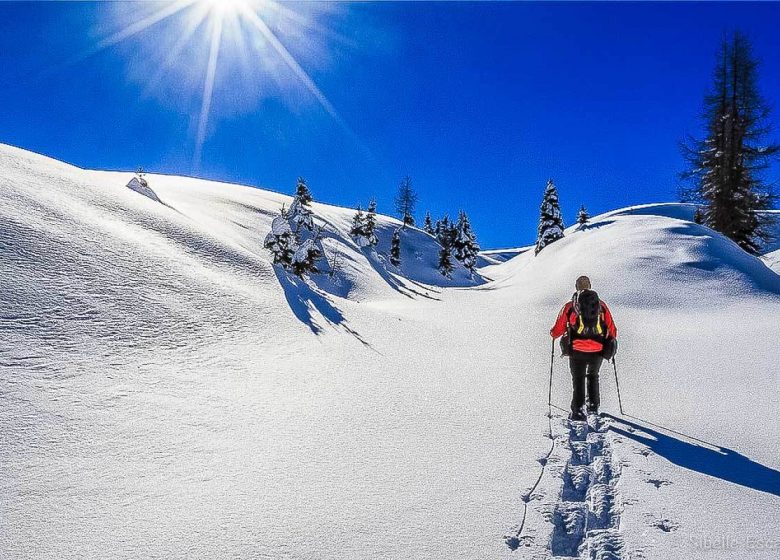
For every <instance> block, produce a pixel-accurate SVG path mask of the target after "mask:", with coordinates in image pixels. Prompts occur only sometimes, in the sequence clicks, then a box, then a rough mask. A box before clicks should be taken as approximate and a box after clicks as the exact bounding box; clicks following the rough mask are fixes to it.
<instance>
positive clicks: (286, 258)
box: [263, 214, 298, 269]
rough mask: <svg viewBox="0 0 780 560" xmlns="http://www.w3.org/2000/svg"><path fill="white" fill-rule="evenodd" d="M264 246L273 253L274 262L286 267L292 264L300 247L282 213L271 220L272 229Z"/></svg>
mask: <svg viewBox="0 0 780 560" xmlns="http://www.w3.org/2000/svg"><path fill="white" fill-rule="evenodd" d="M263 247H265V248H266V249H268V250H269V251H271V253H272V254H273V257H274V259H273V263H274V264H280V265H282V266H283V267H284V268H285V269H287V268H289V267H290V265H291V264H292V260H293V255H294V254H295V252H296V250H297V249H298V244H297V243H296V241H295V236H294V235H293V232H292V229H290V223H289V222H288V221H287V219H286V218H285V216H284V215H283V214H282V215H280V216H277V217H276V218H274V220H273V222H271V231H270V232H268V235H266V237H265V241H264V243H263Z"/></svg>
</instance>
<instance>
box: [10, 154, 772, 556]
mask: <svg viewBox="0 0 780 560" xmlns="http://www.w3.org/2000/svg"><path fill="white" fill-rule="evenodd" d="M131 178H132V174H128V173H113V172H94V171H85V170H80V169H77V168H75V167H72V166H68V165H66V164H63V163H60V162H56V161H54V160H51V159H48V158H44V157H42V156H38V155H34V154H30V153H29V152H24V151H22V150H18V149H15V148H10V147H6V146H0V193H1V194H2V198H0V220H1V221H0V235H1V237H0V261H1V262H0V264H1V267H0V313H1V315H0V321H1V322H0V333H1V335H0V488H1V489H2V490H0V503H2V515H1V516H0V557H3V558H36V559H38V558H46V559H49V558H51V559H67V558H95V559H97V558H153V557H157V558H192V557H200V558H469V559H471V558H496V557H497V558H516V557H526V556H532V557H539V558H545V557H549V554H550V550H551V549H552V550H553V552H556V551H557V552H558V553H560V552H566V551H567V546H569V545H567V544H566V543H567V542H569V541H566V539H563V540H562V538H561V534H560V530H559V529H556V527H557V526H556V523H555V519H556V515H557V514H556V512H560V511H563V510H564V509H565V507H569V506H566V505H565V503H566V500H565V498H571V497H572V496H573V495H575V494H577V492H579V490H576V488H574V486H572V485H571V484H570V482H571V481H570V479H569V478H567V477H568V476H569V475H567V474H565V473H566V472H568V471H567V468H568V467H567V465H569V464H570V463H571V454H572V450H573V449H575V448H576V447H577V446H578V445H579V444H576V441H577V440H576V438H574V439H572V438H571V430H570V429H569V428H568V426H567V424H566V422H565V420H564V419H563V418H562V415H563V414H564V412H563V411H561V410H559V409H558V408H554V409H553V412H554V413H555V416H554V418H553V419H552V426H553V435H554V436H555V437H556V440H555V445H554V446H553V452H552V454H551V459H550V462H549V463H548V465H547V467H545V471H544V473H543V475H542V478H541V481H540V483H539V485H538V487H537V490H536V492H535V493H534V495H533V496H532V498H531V501H530V502H529V509H528V519H527V522H526V527H525V531H524V533H523V535H522V536H523V546H522V547H521V548H520V549H519V550H518V551H515V552H512V551H511V550H510V549H509V548H508V547H507V546H506V544H505V541H504V537H505V536H506V535H508V534H511V533H512V531H513V530H515V529H516V528H517V526H518V524H519V522H520V519H521V516H522V511H523V502H522V500H521V497H522V496H523V495H524V494H525V493H526V492H527V491H528V489H529V488H531V486H532V485H533V484H534V482H535V481H536V480H537V478H538V477H539V473H540V469H541V466H540V464H539V462H538V459H539V458H541V457H544V456H546V455H547V453H548V450H549V449H550V443H551V441H550V439H549V438H548V437H546V433H547V430H548V418H547V417H546V413H547V403H546V398H547V388H548V379H549V378H548V373H549V367H550V338H549V334H548V330H549V328H550V326H551V324H552V322H553V321H554V319H555V315H556V314H557V312H558V310H559V308H560V306H561V305H562V304H563V302H564V301H566V300H567V299H568V298H569V297H570V295H571V291H572V288H573V282H574V279H575V278H576V276H578V275H579V274H583V273H585V274H588V275H590V276H591V278H592V280H593V284H594V288H595V289H597V290H598V291H599V292H600V294H601V295H602V297H603V298H604V299H605V300H606V301H607V302H608V304H609V305H610V307H611V308H612V310H613V313H614V315H615V319H616V322H617V325H618V329H619V332H620V338H621V350H620V353H619V355H618V360H617V366H618V368H619V369H618V372H619V374H620V383H621V391H622V397H623V404H624V407H625V409H626V412H627V413H628V414H630V415H631V416H628V417H620V415H619V414H618V410H617V402H616V397H615V391H614V377H613V374H612V371H611V369H610V368H609V367H608V366H607V365H606V364H605V366H604V368H603V369H602V392H603V408H604V409H605V410H606V411H608V412H610V413H612V414H614V415H615V418H606V419H605V420H604V426H605V431H602V432H601V433H602V434H603V436H599V437H602V438H603V439H604V441H603V442H602V443H599V444H598V449H599V451H598V453H596V452H593V457H591V458H595V457H596V456H603V457H607V458H608V460H609V462H610V465H611V466H613V467H614V472H613V473H612V475H611V476H610V478H608V479H605V480H606V481H607V482H608V483H609V484H611V485H612V486H611V487H612V488H613V489H614V492H613V494H614V496H612V498H610V499H611V500H612V501H611V502H609V503H610V504H611V505H610V507H609V511H608V512H606V513H605V515H613V514H614V515H617V516H618V518H619V523H618V524H617V527H616V529H617V532H616V536H615V539H617V540H619V542H620V547H618V548H615V547H614V546H613V545H614V542H610V543H606V542H602V541H604V540H605V538H606V537H604V536H603V535H601V534H597V533H594V534H593V535H591V536H592V538H591V539H588V540H587V542H585V541H583V542H585V546H584V547H583V548H581V549H580V552H581V554H582V555H583V556H584V557H592V558H599V557H609V556H608V555H607V552H608V550H611V551H612V552H611V553H612V554H613V557H616V556H614V555H619V556H617V557H620V556H622V557H623V558H648V559H652V558H658V559H666V558H713V559H714V558H734V557H736V556H739V557H746V558H775V557H776V556H777V551H778V547H780V544H778V540H780V532H779V531H778V529H777V528H778V527H780V508H778V505H780V498H779V496H780V479H779V476H780V475H778V469H780V454H779V453H778V449H779V448H780V438H779V437H778V428H779V427H780V426H778V421H777V410H778V404H780V403H778V396H777V395H778V391H777V388H778V381H779V379H778V368H777V345H776V342H775V340H776V337H775V336H774V335H773V334H772V333H773V329H772V325H773V323H772V322H771V319H772V318H773V317H776V316H778V314H780V276H778V275H777V274H775V273H774V272H772V271H771V270H770V269H769V268H768V267H767V266H766V264H765V263H764V261H762V260H761V259H756V258H753V257H750V256H747V255H745V254H744V253H743V252H741V251H740V250H739V249H738V248H736V246H735V245H734V244H733V243H731V242H730V241H728V240H726V239H724V238H722V237H721V236H719V235H718V234H715V233H714V232H712V231H710V230H707V229H706V228H704V227H701V226H698V225H696V224H693V223H691V222H690V221H689V216H688V214H687V212H688V209H687V208H686V207H685V206H684V205H674V204H666V205H648V206H644V207H641V208H640V207H634V208H631V209H625V210H619V211H615V212H611V213H608V214H605V215H602V216H598V217H595V218H593V220H592V222H591V224H589V225H588V226H587V227H586V228H576V227H573V228H569V229H568V230H567V232H566V234H567V236H566V237H565V238H564V239H563V240H561V241H558V242H556V243H554V244H552V245H550V246H549V247H547V248H546V249H545V250H544V251H542V253H540V255H539V256H538V257H534V256H533V252H525V253H522V254H520V255H519V256H516V257H514V258H511V259H510V260H508V261H507V262H503V263H501V264H496V265H493V266H488V267H486V268H484V269H482V270H481V272H482V274H483V275H484V276H485V277H486V278H489V279H490V280H491V281H489V282H483V281H482V280H480V279H479V278H474V279H471V278H469V277H468V275H467V274H466V273H465V271H463V270H462V269H459V270H458V271H457V272H456V274H455V275H454V278H453V279H452V280H445V279H443V278H442V277H441V276H440V275H438V273H437V272H436V271H435V269H434V265H435V258H436V245H435V241H434V240H433V239H432V238H430V237H429V236H427V235H426V234H424V233H422V232H420V231H419V230H414V229H407V230H405V231H404V239H403V247H404V253H403V255H402V258H403V264H402V266H401V269H400V270H394V269H392V268H391V267H390V265H388V264H386V255H387V252H388V251H389V240H390V236H391V235H392V231H393V230H394V229H395V228H396V227H398V222H397V221H396V220H393V219H391V218H386V217H382V216H380V217H379V228H378V234H379V237H380V244H379V246H378V248H377V252H376V253H371V252H370V251H367V250H365V249H360V248H359V247H357V246H356V245H355V244H354V243H353V242H352V241H351V240H350V239H349V238H348V236H347V235H346V232H348V231H349V226H350V223H351V218H352V214H353V211H351V210H348V209H341V208H336V207H332V206H327V205H323V204H316V203H315V204H314V205H313V209H314V212H315V214H316V215H317V216H318V217H319V219H320V220H321V221H322V223H323V224H327V225H328V231H329V232H330V233H328V238H327V239H326V245H327V246H330V247H338V248H339V253H340V254H341V255H342V258H343V260H342V263H343V264H342V268H341V270H340V272H339V273H338V274H337V275H336V276H335V277H334V278H333V279H331V278H328V277H327V275H323V276H322V277H320V278H318V279H317V282H316V284H315V283H304V282H301V281H300V280H294V279H291V278H289V277H288V276H286V275H285V274H284V273H282V272H280V271H279V270H277V269H275V268H274V267H273V266H272V265H271V264H270V262H269V259H270V256H269V254H268V253H267V251H265V250H264V249H263V248H262V240H263V238H264V237H265V234H266V233H267V232H268V230H269V229H270V223H271V220H272V219H273V216H274V215H275V213H276V212H278V209H279V208H280V207H281V205H282V204H287V205H289V202H290V198H289V197H286V196H284V195H281V194H276V193H272V192H269V191H264V190H259V189H253V188H249V187H242V186H235V185H227V184H219V183H213V182H207V181H201V180H196V179H187V178H179V177H166V176H158V175H147V176H146V179H147V181H148V187H149V189H151V190H152V192H154V193H155V196H157V197H158V198H159V201H160V202H157V201H155V200H153V199H151V198H149V197H148V196H144V195H142V194H139V193H138V192H134V191H133V190H131V189H128V188H126V185H127V184H128V182H129V181H130V180H131ZM314 194H315V196H316V188H315V189H314ZM368 194H370V193H367V195H368ZM554 365H555V376H554V380H553V381H554V384H553V402H554V404H555V405H556V407H561V408H563V409H565V408H566V407H567V402H568V400H569V398H570V388H569V383H570V382H569V380H568V373H567V371H566V364H565V362H564V361H563V360H561V359H558V358H556V359H555V361H554ZM659 426H663V427H665V428H666V429H665V428H662V427H659ZM671 430H673V431H671ZM694 438H695V439H694ZM701 440H704V441H706V442H708V443H702V441H701ZM572 442H574V443H572ZM594 449H595V448H594ZM604 449H608V451H609V453H608V454H606V453H602V450H604ZM604 461H606V459H598V461H597V463H598V462H604ZM582 465H584V466H585V467H587V468H589V469H590V471H589V472H596V467H595V466H594V463H593V461H589V462H585V463H582ZM573 466H578V465H573ZM599 468H602V467H599ZM575 470H577V469H575ZM613 475H614V476H613ZM589 480H590V481H591V483H596V482H598V481H597V480H596V478H595V477H593V478H590V479H589ZM567 485H568V486H567ZM591 486H594V484H591ZM591 486H589V487H588V488H589V489H587V495H588V496H589V497H590V499H591V503H592V504H595V505H599V504H602V505H603V504H604V503H607V502H604V501H599V498H598V497H599V496H602V497H603V495H604V491H605V489H604V488H595V487H594V488H591ZM596 486H597V484H596ZM575 490H576V491H575ZM562 504H563V505H562ZM599 507H601V506H599ZM605 519H606V517H605ZM610 519H612V518H611V517H610ZM556 531H557V532H556ZM613 536H614V535H613ZM526 544H527V545H528V546H525V545H526ZM575 544H576V543H575ZM608 544H609V546H607V545H608ZM718 544H720V545H721V546H717V545H718ZM610 546H611V547H612V548H610ZM759 546H762V547H763V548H761V549H759ZM772 546H774V547H775V548H771V547H772ZM588 547H589V548H588Z"/></svg>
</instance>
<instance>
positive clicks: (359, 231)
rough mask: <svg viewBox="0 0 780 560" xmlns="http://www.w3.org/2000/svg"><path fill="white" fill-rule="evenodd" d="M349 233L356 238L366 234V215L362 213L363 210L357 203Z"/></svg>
mask: <svg viewBox="0 0 780 560" xmlns="http://www.w3.org/2000/svg"><path fill="white" fill-rule="evenodd" d="M349 235H350V236H352V237H353V238H354V239H356V240H357V239H359V238H360V239H362V238H364V237H365V236H366V217H365V216H364V215H363V210H362V209H361V208H360V206H359V205H358V207H357V211H356V212H355V215H354V216H353V217H352V228H351V229H350V230H349Z"/></svg>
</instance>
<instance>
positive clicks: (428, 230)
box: [423, 212, 436, 235]
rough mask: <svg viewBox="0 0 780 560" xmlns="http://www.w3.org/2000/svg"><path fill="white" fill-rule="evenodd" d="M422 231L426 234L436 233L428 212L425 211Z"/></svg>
mask: <svg viewBox="0 0 780 560" xmlns="http://www.w3.org/2000/svg"><path fill="white" fill-rule="evenodd" d="M423 231H424V232H425V233H427V234H428V235H436V230H435V229H434V227H433V222H432V221H431V213H430V212H426V213H425V222H424V223H423Z"/></svg>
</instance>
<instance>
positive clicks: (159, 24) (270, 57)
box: [86, 0, 348, 171]
mask: <svg viewBox="0 0 780 560" xmlns="http://www.w3.org/2000/svg"><path fill="white" fill-rule="evenodd" d="M137 6H141V4H134V6H133V8H132V11H131V12H128V13H126V14H125V15H124V16H123V18H122V21H123V24H122V27H121V29H119V30H118V31H115V32H114V33H112V34H110V35H109V36H107V37H105V38H104V39H102V40H100V41H98V42H97V43H96V45H95V48H94V49H92V50H91V51H90V52H89V53H86V54H92V53H94V52H97V51H99V50H102V49H106V48H109V47H112V46H114V45H116V44H118V43H120V42H123V41H126V40H129V39H131V38H134V37H135V36H137V35H139V34H142V33H144V32H146V31H147V30H150V31H149V32H150V33H152V32H153V34H154V38H153V39H152V40H151V41H146V42H147V43H152V44H153V45H160V46H159V47H157V52H156V53H155V54H156V57H155V58H158V59H160V63H159V64H157V70H156V71H154V72H151V76H150V77H149V79H148V81H149V82H150V89H151V86H152V85H157V84H159V82H161V81H162V80H163V78H164V73H166V72H171V71H173V70H176V71H177V72H178V73H179V74H183V73H184V74H186V73H188V74H189V75H191V74H192V72H193V71H195V68H198V67H200V68H203V66H204V64H203V63H204V62H205V71H204V70H201V72H203V74H201V76H202V82H201V86H200V94H201V105H200V112H199V115H198V120H197V132H196V134H195V153H194V156H193V166H194V168H195V171H197V170H198V167H199V165H200V161H201V156H202V151H203V144H204V142H205V139H206V135H207V125H208V122H209V115H210V114H211V112H212V111H211V110H212V102H213V99H214V90H215V84H216V81H217V79H218V76H219V75H223V76H230V79H231V80H234V79H236V71H235V70H236V68H238V69H239V70H241V69H246V68H252V67H253V68H254V69H257V68H258V67H259V68H260V69H261V70H262V71H263V72H262V74H263V75H265V76H268V77H269V78H270V81H271V82H274V83H276V84H279V83H282V82H285V81H286V82H290V83H291V84H292V83H293V82H295V83H297V84H298V86H300V85H303V86H304V87H305V88H306V90H307V91H308V92H309V93H310V94H311V95H312V96H313V97H314V98H315V99H316V100H317V102H318V103H319V104H320V105H321V106H322V107H323V108H324V109H325V110H326V111H327V112H328V113H329V114H330V115H331V116H332V117H333V118H334V119H335V120H336V121H337V122H338V123H339V124H340V125H341V126H342V127H344V128H345V129H347V127H346V125H345V124H344V122H343V121H342V120H341V118H340V117H339V116H338V114H337V113H336V110H335V109H334V107H333V105H332V104H331V103H330V102H329V101H328V99H327V98H326V97H325V95H324V94H323V93H322V92H321V91H320V89H319V88H318V87H317V85H316V84H315V83H314V81H313V80H312V79H311V77H310V76H309V75H308V73H307V72H306V71H305V70H304V69H303V67H302V66H301V65H300V63H299V62H298V61H297V60H296V58H295V56H293V54H292V53H291V52H290V50H288V48H287V47H286V46H285V42H287V44H291V42H294V43H295V44H296V46H297V47H298V52H299V53H300V52H301V51H300V47H301V45H304V46H306V47H307V48H312V47H313V46H314V45H315V43H314V42H313V39H314V35H315V34H316V33H317V32H320V33H322V32H323V31H325V32H326V33H328V34H329V35H330V34H331V33H329V32H328V31H327V30H325V29H324V28H323V27H322V26H321V25H320V24H318V23H317V22H316V21H314V19H313V17H308V16H307V14H306V13H305V12H303V11H302V10H305V9H307V8H308V9H313V6H314V4H311V5H308V4H306V3H303V4H289V5H288V4H281V3H279V2H277V1H275V0H168V1H165V2H156V3H150V4H148V5H147V7H145V8H143V7H137ZM152 28H154V29H153V30H152ZM160 34H164V37H163V39H165V40H161V38H160ZM144 36H145V37H148V36H149V35H148V34H146V35H144ZM301 36H305V37H306V40H305V41H301V40H300V37H301ZM283 40H284V42H283ZM227 47H230V48H227ZM193 52H197V53H203V54H202V55H200V56H199V58H198V59H197V60H193V59H191V58H190V59H188V58H187V56H186V55H191V54H192V53H193ZM222 66H225V69H224V71H219V72H218V70H219V69H220V68H221V67H222ZM231 66H234V67H236V68H231ZM266 81H269V80H266ZM175 86H176V87H177V88H181V87H184V86H183V85H181V84H180V83H178V82H177V83H176V84H175ZM230 86H231V87H233V88H236V89H239V88H242V89H244V90H245V91H253V90H257V89H258V88H261V87H263V86H266V87H270V85H269V84H264V83H261V84H258V83H243V84H239V83H235V84H234V83H232V82H231V83H230ZM347 130H348V129H347Z"/></svg>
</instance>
